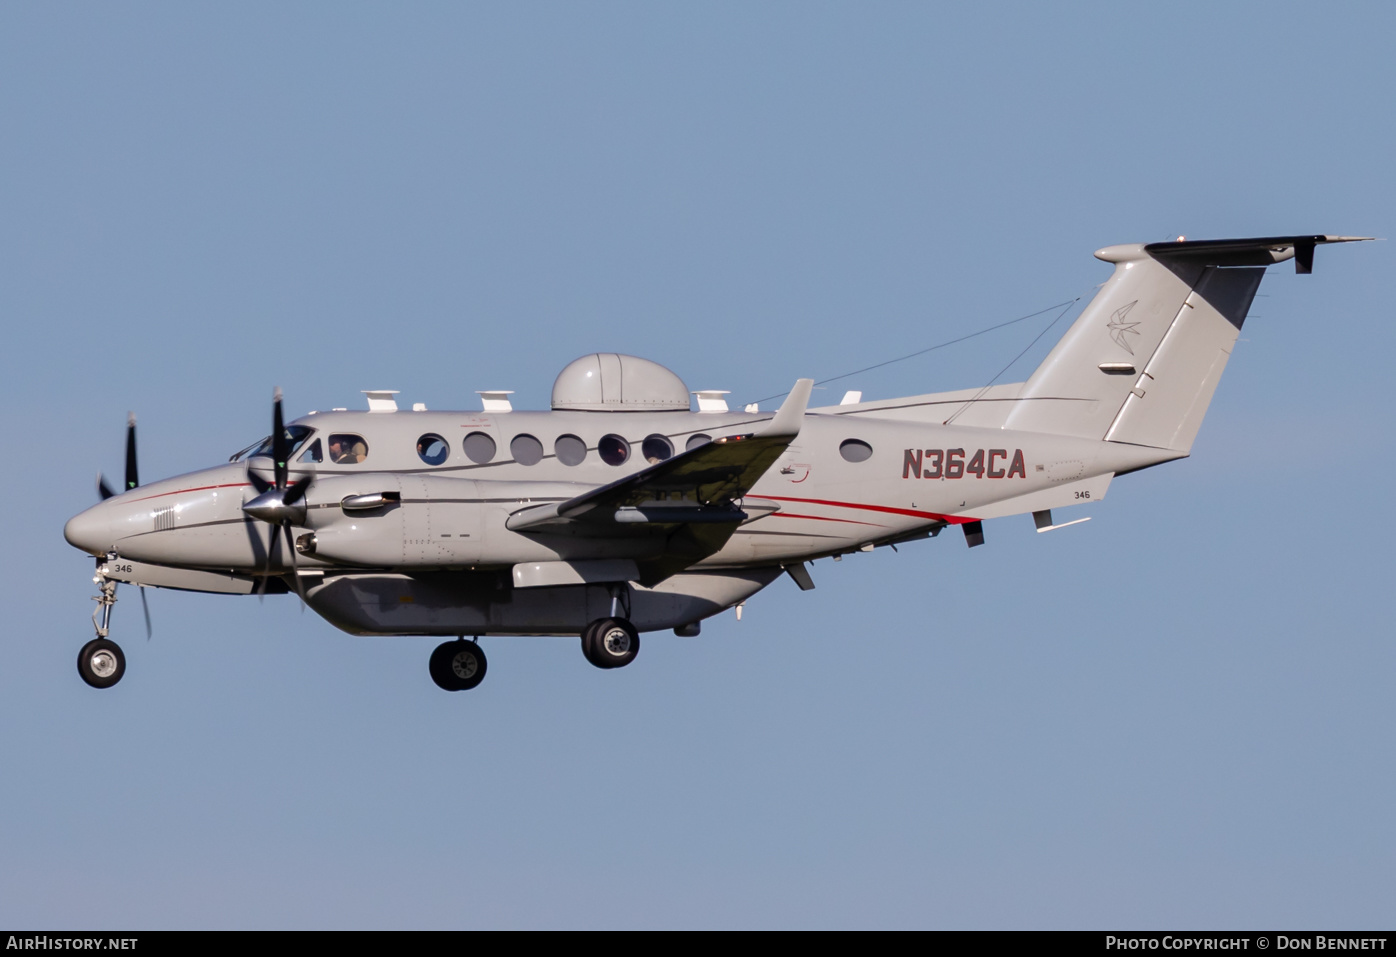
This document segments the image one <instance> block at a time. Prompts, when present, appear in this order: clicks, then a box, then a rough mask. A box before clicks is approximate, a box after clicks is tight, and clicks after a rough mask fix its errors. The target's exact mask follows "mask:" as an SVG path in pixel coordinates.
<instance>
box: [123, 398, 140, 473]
mask: <svg viewBox="0 0 1396 957" xmlns="http://www.w3.org/2000/svg"><path fill="white" fill-rule="evenodd" d="M140 484H141V482H140V479H139V478H138V477H137V476H136V413H134V412H127V413H126V487H125V488H124V489H122V491H123V492H129V491H130V490H131V489H133V488H135V487H136V486H137V485H140Z"/></svg>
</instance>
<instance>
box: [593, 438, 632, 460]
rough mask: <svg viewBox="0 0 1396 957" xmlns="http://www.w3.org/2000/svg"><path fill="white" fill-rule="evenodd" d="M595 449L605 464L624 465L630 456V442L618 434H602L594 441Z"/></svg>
mask: <svg viewBox="0 0 1396 957" xmlns="http://www.w3.org/2000/svg"><path fill="white" fill-rule="evenodd" d="M596 451H597V453H598V454H599V455H600V456H601V461H603V462H605V463H606V464H607V465H624V464H625V460H626V459H628V458H630V443H629V442H627V441H625V439H623V438H621V437H620V436H619V435H603V436H601V441H600V442H597V443H596Z"/></svg>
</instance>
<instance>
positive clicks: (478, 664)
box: [427, 638, 487, 691]
mask: <svg viewBox="0 0 1396 957" xmlns="http://www.w3.org/2000/svg"><path fill="white" fill-rule="evenodd" d="M486 666H487V665H486V661H485V651H484V649H483V648H481V647H480V646H479V644H477V643H476V642H473V641H466V640H465V639H463V638H462V639H461V640H459V641H448V642H446V643H444V644H441V645H437V646H436V650H435V651H433V652H432V653H431V660H430V661H429V662H428V665H427V667H428V669H429V670H430V671H431V680H432V681H435V682H436V686H437V687H438V688H441V689H442V690H443V691H469V690H470V689H471V688H474V687H475V686H476V685H478V684H479V683H480V682H482V681H484V680H485V668H486Z"/></svg>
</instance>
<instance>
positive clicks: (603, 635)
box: [582, 618, 640, 668]
mask: <svg viewBox="0 0 1396 957" xmlns="http://www.w3.org/2000/svg"><path fill="white" fill-rule="evenodd" d="M639 653H640V633H639V632H638V631H636V630H635V626H634V625H632V624H631V623H630V622H629V621H628V620H626V619H624V618H598V619H597V620H596V621H593V622H592V623H591V624H589V625H587V627H586V631H584V632H582V654H583V655H585V656H586V659H587V661H590V662H591V663H592V664H594V665H595V666H596V667H598V668H624V667H625V666H626V665H628V664H630V662H632V661H634V660H635V656H636V655H637V654H639Z"/></svg>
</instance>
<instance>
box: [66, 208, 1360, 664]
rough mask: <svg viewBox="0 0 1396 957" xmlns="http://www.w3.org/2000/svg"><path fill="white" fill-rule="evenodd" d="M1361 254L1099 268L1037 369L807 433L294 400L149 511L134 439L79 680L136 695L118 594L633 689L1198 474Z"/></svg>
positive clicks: (669, 390)
mask: <svg viewBox="0 0 1396 957" xmlns="http://www.w3.org/2000/svg"><path fill="white" fill-rule="evenodd" d="M1359 238H1364V237H1347V236H1281V237H1270V238H1262V239H1240V240H1221V241H1204V242H1195V241H1194V242H1187V241H1182V240H1180V241H1178V242H1169V243H1151V244H1149V245H1126V246H1110V247H1108V248H1106V249H1102V250H1100V251H1099V252H1097V253H1096V257H1097V258H1099V259H1102V260H1104V261H1106V262H1109V263H1113V264H1114V266H1115V270H1114V274H1113V275H1112V276H1111V277H1110V279H1109V281H1107V282H1106V283H1105V284H1104V285H1103V286H1102V287H1101V288H1100V291H1099V293H1098V294H1097V295H1096V296H1095V298H1094V299H1093V300H1092V301H1091V302H1090V304H1089V305H1088V306H1087V307H1086V309H1085V310H1084V312H1082V313H1081V315H1080V317H1079V318H1078V319H1077V320H1076V322H1075V323H1074V324H1073V325H1072V326H1071V328H1070V330H1069V331H1068V332H1067V333H1066V335H1065V336H1063V337H1062V339H1061V341H1060V342H1058V343H1057V345H1056V347H1055V348H1054V349H1053V350H1052V352H1051V354H1050V355H1048V356H1047V358H1046V360H1045V361H1044V362H1043V363H1042V364H1041V365H1040V366H1039V367H1038V368H1037V370H1036V371H1034V372H1033V374H1032V376H1031V377H1030V378H1029V379H1028V380H1027V381H1026V382H1019V383H1015V384H1011V385H997V386H993V387H992V388H988V389H983V390H967V391H963V392H948V393H936V394H931V395H920V396H910V397H907V398H901V399H887V400H879V401H874V402H862V401H859V400H860V399H861V396H860V395H859V394H858V393H849V394H848V395H847V396H845V397H844V402H843V404H840V405H837V406H826V407H821V408H814V409H810V408H807V407H806V406H807V404H808V402H809V397H810V389H811V387H812V385H813V383H812V382H811V380H809V379H800V380H799V381H797V382H796V383H795V387H794V388H793V389H792V390H791V391H790V393H789V397H788V398H786V400H785V402H784V403H783V404H782V405H781V407H780V409H779V410H778V411H776V412H774V413H763V412H759V411H756V410H755V408H754V407H748V410H747V411H745V412H733V411H729V410H728V408H727V404H726V402H725V400H724V399H723V398H722V395H723V393H720V392H698V393H696V395H697V400H698V402H697V404H698V411H697V412H693V411H691V410H690V399H689V396H690V393H689V391H688V389H687V387H686V386H685V385H684V383H683V382H682V381H680V380H679V378H678V377H677V376H676V375H674V374H673V373H672V372H670V371H669V370H668V369H665V368H664V367H663V366H660V365H657V364H656V363H653V362H649V361H647V360H644V359H638V358H635V357H634V356H625V355H615V354H611V353H601V354H597V355H588V356H584V357H582V358H580V359H578V360H576V361H575V362H573V363H572V364H571V365H569V366H567V367H566V368H565V369H563V370H562V374H561V375H559V376H558V378H557V381H556V382H555V383H554V385H553V394H552V410H551V411H549V412H516V411H514V410H513V409H512V408H511V407H510V404H509V400H508V394H507V393H489V392H486V393H482V395H483V397H484V400H483V404H484V410H483V411H482V412H429V411H426V410H425V409H424V408H422V407H420V406H419V407H417V408H414V410H413V411H411V412H405V411H399V410H398V408H397V405H396V402H395V401H394V400H393V398H392V395H393V394H392V393H388V392H370V393H368V405H369V408H368V411H367V412H347V411H344V410H341V409H336V410H334V411H331V412H318V413H316V412H312V413H311V414H309V415H307V416H305V417H303V418H300V419H297V420H295V421H294V422H291V423H290V424H284V423H283V421H282V416H281V396H280V392H279V391H278V392H277V395H276V398H275V402H274V406H273V410H274V411H273V416H272V422H273V425H272V434H271V435H270V436H269V437H268V438H266V439H264V440H263V441H261V442H258V443H256V444H254V445H252V446H250V447H249V448H248V449H245V450H243V451H242V452H239V453H238V454H236V455H234V456H233V457H232V458H231V459H230V460H229V462H228V464H225V465H220V466H216V467H214V468H210V469H204V470H202V471H198V472H192V473H190V474H188V475H181V476H178V477H176V478H171V479H165V480H164V481H160V482H155V483H152V484H150V485H140V484H139V482H138V480H137V476H136V461H135V431H134V429H135V426H134V420H132V422H131V424H130V426H129V430H128V436H127V438H128V441H127V462H126V485H125V488H123V489H122V490H121V491H120V493H113V492H112V490H111V489H110V488H108V487H107V485H106V483H105V482H104V481H102V480H101V479H100V477H99V481H98V485H99V491H100V493H101V495H102V498H103V501H101V502H100V503H99V504H97V505H95V506H93V507H92V508H89V509H88V510H87V511H85V512H82V513H81V514H79V515H77V516H76V517H74V518H73V519H72V520H71V521H69V522H68V524H67V527H66V528H65V529H64V535H65V536H66V538H67V539H68V541H69V542H70V543H71V544H72V545H74V546H75V547H77V548H80V549H82V550H83V551H85V552H87V553H89V554H91V555H93V556H95V557H96V559H97V574H96V578H95V579H94V580H95V582H96V583H97V585H99V586H100V590H101V593H100V594H99V595H98V597H97V602H98V608H97V610H96V612H94V614H93V624H94V626H95V627H96V631H97V637H96V639H94V640H93V641H91V642H89V643H88V644H86V645H85V646H84V647H83V649H82V651H81V653H80V655H79V656H78V672H79V674H81V676H82V678H83V680H84V681H86V682H87V683H88V684H89V685H92V686H93V687H97V688H105V687H110V686H111V685H114V684H116V682H118V681H119V680H121V676H122V674H123V673H124V671H125V657H124V656H123V654H122V652H121V649H120V648H119V647H118V646H117V645H116V644H115V643H114V642H112V641H111V640H110V638H109V637H108V631H109V625H110V616H111V608H112V605H113V603H114V602H115V600H116V586H117V583H118V582H128V583H131V584H135V585H141V586H146V585H150V586H155V587H160V588H180V589H185V590H187V591H204V592H219V593H224V594H241V595H247V594H253V593H256V594H264V593H267V592H273V593H289V592H292V591H294V592H296V593H298V594H299V595H300V596H301V598H302V600H303V601H304V602H305V603H306V604H307V605H309V606H310V607H311V608H312V609H314V610H315V611H316V612H317V613H319V614H320V615H322V616H323V617H325V618H326V619H328V620H329V621H330V622H331V623H332V624H334V625H335V626H336V627H338V628H341V629H343V630H344V631H347V632H350V633H352V634H358V635H441V636H449V637H450V638H451V639H452V640H449V641H447V642H445V643H444V644H442V645H441V646H439V647H438V648H437V649H436V650H435V651H434V652H433V653H432V656H431V662H430V672H431V676H432V678H433V679H434V680H435V681H436V683H437V684H438V685H440V686H441V687H442V688H444V689H446V690H448V691H460V690H464V689H467V688H473V687H475V686H476V685H478V684H479V683H480V681H481V680H482V679H483V678H484V676H485V655H484V652H483V651H482V650H481V648H480V645H479V642H478V640H477V639H478V638H480V637H481V636H484V635H580V636H581V645H582V654H583V655H585V656H586V659H587V660H588V661H590V662H591V663H592V664H593V665H596V666H597V667H598V668H619V667H623V666H625V665H628V664H629V663H630V662H631V661H633V660H634V659H635V655H636V652H638V651H639V647H640V639H639V635H640V633H641V632H647V631H659V630H662V629H672V630H673V631H674V633H675V634H677V635H681V636H694V635H697V634H698V632H699V627H700V623H701V622H702V620H703V619H704V618H707V617H709V616H711V615H715V614H717V613H718V612H720V611H722V610H724V609H727V608H731V607H733V606H734V605H735V606H738V612H740V606H741V603H742V602H744V601H746V600H747V599H748V598H750V597H751V596H752V595H754V594H756V593H757V592H758V591H760V590H761V589H762V588H764V587H766V586H767V585H769V584H770V583H771V582H772V581H774V580H775V579H776V578H778V577H779V576H780V575H781V574H782V573H785V574H788V575H789V576H790V577H791V578H792V579H793V580H794V581H795V583H796V584H797V585H799V587H800V588H801V589H805V590H808V589H811V588H813V587H814V583H813V582H812V581H811V579H810V574H809V570H808V568H807V567H806V563H807V562H809V561H811V560H812V559H816V558H823V557H828V556H832V557H834V558H838V557H839V556H840V555H843V554H846V553H849V552H854V551H867V550H869V549H872V548H875V547H877V546H879V545H895V544H899V543H901V542H908V541H912V540H914V539H918V538H929V537H932V536H935V535H937V534H939V533H940V532H941V530H942V529H944V528H945V527H946V526H948V525H958V526H960V528H961V529H962V530H963V532H964V535H965V539H966V541H967V542H968V543H969V544H970V545H971V546H974V545H979V544H982V543H983V541H984V526H983V523H984V520H985V519H990V518H999V517H1002V516H1006V515H1017V514H1031V515H1032V517H1033V521H1034V522H1035V523H1036V525H1037V528H1038V530H1039V531H1046V530H1048V529H1052V528H1059V527H1061V526H1060V525H1057V524H1054V519H1053V516H1052V509H1059V508H1062V507H1064V506H1067V505H1075V504H1079V503H1082V502H1087V501H1091V502H1094V501H1099V500H1100V499H1101V498H1103V497H1104V496H1105V491H1106V489H1107V488H1108V487H1109V485H1110V480H1111V479H1112V478H1114V477H1115V476H1116V475H1122V474H1124V473H1126V472H1133V471H1136V470H1138V469H1142V468H1147V467H1149V466H1151V465H1158V464H1159V463H1162V462H1167V461H1169V460H1171V459H1177V458H1182V457H1183V456H1186V455H1187V454H1188V450H1189V449H1190V448H1191V447H1192V442H1193V438H1194V436H1196V434H1197V430H1198V426H1199V425H1201V423H1202V416H1203V414H1204V413H1205V412H1206V411H1207V405H1208V403H1209V402H1210V401H1211V398H1212V393H1213V391H1214V390H1215V389H1216V387H1217V382H1218V380H1219V379H1220V378H1221V374H1222V370H1223V369H1224V368H1225V367H1226V361H1227V358H1228V357H1229V356H1230V354H1231V348H1232V344H1233V343H1234V342H1235V341H1236V337H1237V334H1238V333H1239V331H1240V329H1241V323H1242V322H1243V321H1244V320H1245V318H1246V313H1247V311H1248V310H1249V309H1250V305H1251V300H1252V298H1253V297H1254V296H1255V292H1256V289H1257V287H1258V286H1259V285H1260V280H1261V277H1262V276H1263V275H1264V273H1265V267H1266V266H1269V265H1273V264H1275V263H1279V262H1283V261H1285V260H1288V259H1293V260H1294V261H1295V265H1296V268H1297V270H1298V271H1299V272H1309V271H1310V270H1311V269H1312V264H1313V254H1314V248H1315V246H1317V245H1319V244H1322V243H1335V242H1348V241H1351V240H1356V239H1359ZM1077 521H1084V519H1078V520H1077ZM1064 524H1073V523H1072V522H1066V523H1064ZM141 595H142V599H144V592H142V593H141ZM147 625H148V619H147ZM467 639H470V640H467Z"/></svg>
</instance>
